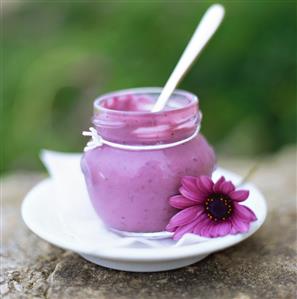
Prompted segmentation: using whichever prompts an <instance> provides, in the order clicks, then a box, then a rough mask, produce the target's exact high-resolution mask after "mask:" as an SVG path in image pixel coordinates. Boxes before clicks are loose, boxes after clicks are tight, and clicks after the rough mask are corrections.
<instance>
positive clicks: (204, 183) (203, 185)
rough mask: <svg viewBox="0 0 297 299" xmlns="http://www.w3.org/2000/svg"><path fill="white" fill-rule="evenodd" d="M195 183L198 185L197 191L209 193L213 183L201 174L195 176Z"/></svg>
mask: <svg viewBox="0 0 297 299" xmlns="http://www.w3.org/2000/svg"><path fill="white" fill-rule="evenodd" d="M196 184H197V187H198V192H200V193H202V194H205V195H209V194H211V193H212V187H213V185H214V183H213V181H212V180H211V178H210V177H209V176H206V175H202V176H200V177H198V178H197V180H196Z"/></svg>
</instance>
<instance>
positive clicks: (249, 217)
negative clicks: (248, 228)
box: [233, 202, 257, 222]
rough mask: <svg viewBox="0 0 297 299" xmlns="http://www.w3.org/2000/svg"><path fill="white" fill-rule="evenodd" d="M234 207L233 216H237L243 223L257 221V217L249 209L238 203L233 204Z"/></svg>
mask: <svg viewBox="0 0 297 299" xmlns="http://www.w3.org/2000/svg"><path fill="white" fill-rule="evenodd" d="M233 205H234V206H233V207H234V214H235V215H236V216H238V217H239V218H241V219H242V221H245V222H252V221H255V220H257V216H256V215H255V213H254V212H253V211H252V210H251V209H250V208H248V207H247V206H244V205H240V204H238V203H235V202H234V204H233Z"/></svg>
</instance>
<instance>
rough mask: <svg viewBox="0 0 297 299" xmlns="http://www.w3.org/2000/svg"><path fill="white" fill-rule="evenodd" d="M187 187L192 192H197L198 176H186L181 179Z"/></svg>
mask: <svg viewBox="0 0 297 299" xmlns="http://www.w3.org/2000/svg"><path fill="white" fill-rule="evenodd" d="M181 182H182V185H183V187H184V188H185V189H187V190H188V191H192V192H195V193H196V192H197V186H196V178H195V177H193V176H184V177H183V178H182V180H181Z"/></svg>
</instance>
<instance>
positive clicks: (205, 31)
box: [152, 4, 224, 112]
mask: <svg viewBox="0 0 297 299" xmlns="http://www.w3.org/2000/svg"><path fill="white" fill-rule="evenodd" d="M223 17H224V7H223V6H222V5H220V4H214V5H212V6H211V7H210V8H209V9H208V10H207V11H206V12H205V14H204V15H203V17H202V19H201V21H200V23H199V24H198V26H197V28H196V30H195V32H194V34H193V36H192V38H191V39H190V41H189V43H188V45H187V47H186V49H185V50H184V52H183V54H182V56H181V58H180V60H179V61H178V63H177V65H176V66H175V69H174V70H173V72H172V74H171V76H170V77H169V79H168V81H167V82H166V84H165V86H164V88H163V90H162V93H161V94H160V96H159V98H158V100H157V102H156V103H155V105H154V107H153V109H152V112H158V111H161V110H162V109H163V108H164V107H165V106H166V103H167V101H168V99H169V97H170V96H171V94H172V92H173V91H174V90H175V88H176V87H177V85H178V83H179V82H180V81H181V79H182V78H183V76H184V75H185V74H186V72H187V71H188V70H189V69H190V67H191V65H192V64H193V62H194V61H195V59H196V58H197V56H198V54H199V53H200V52H201V50H202V49H203V48H204V46H205V45H206V44H207V42H208V41H209V39H210V38H211V37H212V35H213V34H214V33H215V31H216V30H217V28H218V27H219V25H220V24H221V22H222V20H223Z"/></svg>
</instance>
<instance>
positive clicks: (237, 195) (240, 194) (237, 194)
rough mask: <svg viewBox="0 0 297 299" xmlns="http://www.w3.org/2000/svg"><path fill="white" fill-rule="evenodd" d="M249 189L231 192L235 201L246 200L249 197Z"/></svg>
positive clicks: (231, 196)
mask: <svg viewBox="0 0 297 299" xmlns="http://www.w3.org/2000/svg"><path fill="white" fill-rule="evenodd" d="M249 194H250V192H249V191H248V190H236V191H233V192H231V193H230V194H229V196H230V198H231V199H232V200H234V201H244V200H246V199H247V198H248V197H249Z"/></svg>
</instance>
